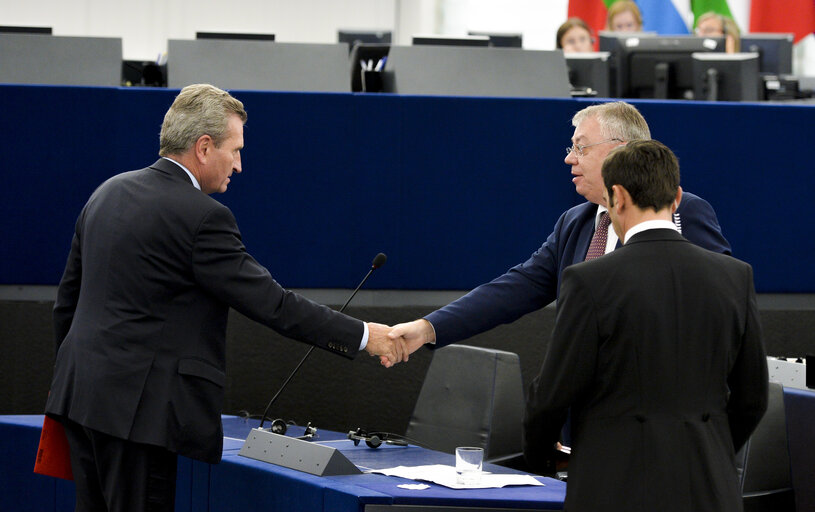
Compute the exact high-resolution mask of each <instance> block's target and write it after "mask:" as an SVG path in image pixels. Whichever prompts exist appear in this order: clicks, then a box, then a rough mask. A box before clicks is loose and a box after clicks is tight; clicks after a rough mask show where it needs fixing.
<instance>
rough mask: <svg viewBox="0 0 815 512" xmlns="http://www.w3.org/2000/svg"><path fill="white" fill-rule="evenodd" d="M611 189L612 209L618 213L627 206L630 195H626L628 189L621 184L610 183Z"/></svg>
mask: <svg viewBox="0 0 815 512" xmlns="http://www.w3.org/2000/svg"><path fill="white" fill-rule="evenodd" d="M611 191H612V192H613V194H614V209H615V211H616V212H617V213H618V214H619V213H620V212H622V211H623V210H624V209H625V208H627V207H628V206H629V203H630V202H631V196H630V195H628V191H627V190H626V189H625V187H623V186H622V185H612V186H611Z"/></svg>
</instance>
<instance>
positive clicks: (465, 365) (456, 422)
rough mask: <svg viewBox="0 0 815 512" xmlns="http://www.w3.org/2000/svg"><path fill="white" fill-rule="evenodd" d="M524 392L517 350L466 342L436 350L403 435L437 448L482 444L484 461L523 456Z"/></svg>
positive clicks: (446, 450) (450, 451) (441, 449)
mask: <svg viewBox="0 0 815 512" xmlns="http://www.w3.org/2000/svg"><path fill="white" fill-rule="evenodd" d="M524 407H525V401H524V392H523V384H522V379H521V365H520V360H519V359H518V355H517V354H513V353H511V352H504V351H502V350H493V349H488V348H479V347H471V346H467V345H450V346H448V347H444V348H441V349H438V350H436V351H435V353H434V355H433V360H432V361H431V363H430V367H429V368H428V371H427V375H426V376H425V380H424V383H423V384H422V389H421V391H420V392H419V398H418V399H417V401H416V405H415V406H414V408H413V414H412V415H411V418H410V422H409V424H408V428H407V432H406V433H405V436H406V437H408V438H410V439H415V440H416V441H418V442H419V443H421V444H422V445H424V446H427V447H428V448H432V449H434V450H438V451H442V452H447V453H454V452H455V449H456V447H457V446H479V447H482V448H484V460H485V461H488V462H493V463H501V461H503V460H509V459H515V458H520V459H522V458H523V457H522V450H523V445H522V430H523V414H524Z"/></svg>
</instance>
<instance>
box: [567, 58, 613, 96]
mask: <svg viewBox="0 0 815 512" xmlns="http://www.w3.org/2000/svg"><path fill="white" fill-rule="evenodd" d="M564 56H565V57H566V67H567V68H569V83H570V84H572V96H599V97H601V98H608V97H610V96H611V73H610V67H611V62H610V60H611V53H609V52H586V53H567V54H565V55H564Z"/></svg>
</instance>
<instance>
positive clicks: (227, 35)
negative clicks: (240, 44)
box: [195, 32, 274, 41]
mask: <svg viewBox="0 0 815 512" xmlns="http://www.w3.org/2000/svg"><path fill="white" fill-rule="evenodd" d="M195 38H196V39H231V40H237V41H274V34H246V33H240V32H196V33H195Z"/></svg>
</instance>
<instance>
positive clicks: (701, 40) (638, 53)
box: [611, 36, 724, 99]
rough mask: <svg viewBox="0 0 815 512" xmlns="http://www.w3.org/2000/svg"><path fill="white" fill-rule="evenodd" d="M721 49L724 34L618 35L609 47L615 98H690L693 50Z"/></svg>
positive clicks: (691, 94) (691, 92)
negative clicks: (612, 47) (703, 35)
mask: <svg viewBox="0 0 815 512" xmlns="http://www.w3.org/2000/svg"><path fill="white" fill-rule="evenodd" d="M696 52H724V38H723V37H695V36H654V37H638V36H619V37H617V38H616V44H615V48H614V49H613V50H612V51H611V54H612V59H613V61H612V62H613V67H614V74H615V78H614V83H615V90H614V91H613V93H614V95H615V96H616V97H618V98H659V99H693V53H696Z"/></svg>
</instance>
